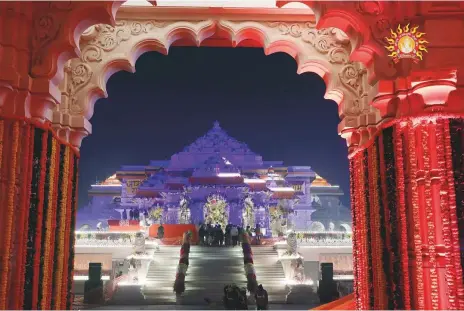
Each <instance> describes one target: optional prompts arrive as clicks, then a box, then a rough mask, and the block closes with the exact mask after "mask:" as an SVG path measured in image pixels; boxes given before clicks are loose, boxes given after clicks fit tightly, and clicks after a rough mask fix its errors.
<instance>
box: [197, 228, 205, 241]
mask: <svg viewBox="0 0 464 311" xmlns="http://www.w3.org/2000/svg"><path fill="white" fill-rule="evenodd" d="M205 233H206V232H205V226H204V225H201V226H200V229H199V230H198V236H199V238H200V245H205Z"/></svg>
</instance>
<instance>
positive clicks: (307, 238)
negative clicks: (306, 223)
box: [295, 231, 353, 247]
mask: <svg viewBox="0 0 464 311" xmlns="http://www.w3.org/2000/svg"><path fill="white" fill-rule="evenodd" d="M295 233H296V238H297V241H298V245H299V246H308V247H350V246H353V240H352V238H351V237H352V233H351V232H338V231H335V232H330V231H326V232H313V231H297V232H295Z"/></svg>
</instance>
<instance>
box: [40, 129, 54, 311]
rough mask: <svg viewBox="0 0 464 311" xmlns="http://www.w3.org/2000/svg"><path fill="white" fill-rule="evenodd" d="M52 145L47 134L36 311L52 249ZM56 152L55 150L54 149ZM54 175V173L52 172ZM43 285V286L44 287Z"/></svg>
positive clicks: (41, 295)
mask: <svg viewBox="0 0 464 311" xmlns="http://www.w3.org/2000/svg"><path fill="white" fill-rule="evenodd" d="M53 145H54V140H53V136H52V135H51V134H50V133H48V135H47V162H46V170H45V185H44V204H43V219H42V240H41V248H40V249H41V254H40V265H39V280H40V282H39V286H38V290H39V293H38V301H37V309H43V308H42V300H43V294H44V287H46V286H47V285H48V283H44V282H43V280H44V275H45V271H46V270H47V269H49V268H50V267H49V266H48V262H47V261H48V258H46V257H45V254H46V253H49V249H50V247H52V246H51V245H50V243H49V241H47V232H48V231H49V230H48V228H47V215H48V213H49V212H50V210H51V208H52V199H51V198H49V193H50V188H53V185H52V184H51V183H50V181H51V179H53V176H54V174H53V175H52V176H51V174H50V173H51V169H53V165H54V164H53V162H54V161H52V157H53ZM55 150H56V148H55ZM53 173H54V172H53ZM44 285H45V286H44Z"/></svg>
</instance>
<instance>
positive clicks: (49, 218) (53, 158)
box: [41, 139, 59, 310]
mask: <svg viewBox="0 0 464 311" xmlns="http://www.w3.org/2000/svg"><path fill="white" fill-rule="evenodd" d="M56 145H57V142H56V140H54V139H53V140H52V145H51V154H50V168H49V173H48V174H49V177H48V183H49V188H48V200H49V202H48V204H49V207H48V209H47V215H45V217H46V219H45V221H46V225H45V228H44V229H45V243H44V251H43V256H44V267H43V278H42V300H41V309H44V310H45V309H49V308H50V307H49V294H50V293H49V290H50V288H51V282H50V279H51V277H50V274H51V273H52V270H53V264H51V265H50V257H52V259H53V248H54V245H53V244H52V243H51V242H52V235H53V234H54V230H53V229H54V224H53V222H54V220H55V217H54V216H55V209H54V208H53V207H54V205H55V204H56V199H55V193H56V191H55V184H56V183H57V180H56V177H57V176H56V173H57V172H58V170H57V169H56V164H57V163H56V162H57V158H59V157H58V152H57V146H56Z"/></svg>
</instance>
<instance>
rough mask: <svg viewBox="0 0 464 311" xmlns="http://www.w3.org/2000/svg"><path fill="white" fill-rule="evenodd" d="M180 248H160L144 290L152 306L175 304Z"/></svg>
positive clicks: (151, 265)
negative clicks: (175, 285)
mask: <svg viewBox="0 0 464 311" xmlns="http://www.w3.org/2000/svg"><path fill="white" fill-rule="evenodd" d="M179 254H180V246H177V245H176V246H160V247H159V250H156V251H155V255H154V259H153V261H152V262H151V263H150V266H149V267H148V272H147V278H146V284H145V286H144V287H143V289H142V293H143V295H144V296H145V299H146V300H148V301H149V303H150V304H175V303H176V295H175V293H174V292H173V285H174V281H175V279H176V270H177V264H178V262H179Z"/></svg>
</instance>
